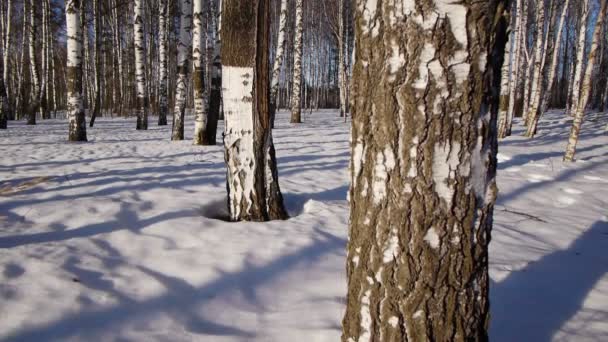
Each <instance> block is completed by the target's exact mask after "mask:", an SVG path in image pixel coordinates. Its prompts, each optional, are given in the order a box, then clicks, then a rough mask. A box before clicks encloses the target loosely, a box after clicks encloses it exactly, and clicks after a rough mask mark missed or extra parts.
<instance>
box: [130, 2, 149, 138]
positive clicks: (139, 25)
mask: <svg viewBox="0 0 608 342" xmlns="http://www.w3.org/2000/svg"><path fill="white" fill-rule="evenodd" d="M133 8H134V17H133V34H134V36H133V39H134V41H135V79H136V87H137V88H136V89H137V104H136V106H137V109H136V110H137V129H138V130H142V129H143V130H146V129H148V97H147V96H146V68H145V66H144V62H145V60H146V51H145V40H144V7H143V4H142V0H135V4H134V7H133Z"/></svg>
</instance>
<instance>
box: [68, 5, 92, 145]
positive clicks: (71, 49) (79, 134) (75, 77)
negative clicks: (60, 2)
mask: <svg viewBox="0 0 608 342" xmlns="http://www.w3.org/2000/svg"><path fill="white" fill-rule="evenodd" d="M80 6H83V4H82V2H81V1H80V0H68V1H66V4H65V16H66V23H67V25H66V26H67V53H68V61H67V92H68V103H67V112H68V132H69V133H68V140H70V141H87V125H86V122H85V116H84V106H83V95H82V31H81V30H82V25H81V22H80Z"/></svg>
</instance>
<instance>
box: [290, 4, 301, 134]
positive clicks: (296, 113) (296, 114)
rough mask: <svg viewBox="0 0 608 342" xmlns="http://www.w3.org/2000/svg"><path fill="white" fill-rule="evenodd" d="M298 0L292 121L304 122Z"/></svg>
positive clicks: (298, 6)
mask: <svg viewBox="0 0 608 342" xmlns="http://www.w3.org/2000/svg"><path fill="white" fill-rule="evenodd" d="M295 1H296V24H295V25H296V31H295V37H294V43H293V46H294V53H293V88H292V91H291V123H300V122H302V103H301V102H302V101H301V86H302V47H303V44H302V9H303V7H302V1H303V0H295Z"/></svg>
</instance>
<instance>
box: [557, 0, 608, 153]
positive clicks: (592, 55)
mask: <svg viewBox="0 0 608 342" xmlns="http://www.w3.org/2000/svg"><path fill="white" fill-rule="evenodd" d="M600 1H601V3H600V10H599V12H598V15H597V19H596V22H595V28H594V31H593V39H592V41H591V50H590V51H589V57H588V60H587V67H586V68H585V74H584V75H583V80H582V86H581V89H580V97H578V99H579V100H578V103H577V104H576V111H575V112H574V121H573V122H572V129H571V130H570V136H569V138H568V145H567V146H566V154H565V155H564V161H567V162H571V161H573V160H574V155H575V153H576V145H577V143H578V136H579V133H580V131H581V126H582V125H583V118H584V116H585V109H586V107H587V103H588V101H589V95H590V92H591V76H592V74H593V67H594V66H595V61H596V57H597V54H598V50H599V44H600V40H601V38H602V25H603V23H604V20H605V17H606V4H607V3H608V0H600ZM579 34H581V33H579ZM577 58H578V57H577ZM575 92H576V89H575ZM573 105H574V104H573Z"/></svg>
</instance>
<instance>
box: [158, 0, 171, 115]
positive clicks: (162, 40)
mask: <svg viewBox="0 0 608 342" xmlns="http://www.w3.org/2000/svg"><path fill="white" fill-rule="evenodd" d="M167 1H168V0H159V1H158V40H159V42H158V59H159V64H160V65H159V71H158V72H159V82H160V84H159V85H158V125H159V126H165V125H167V112H168V108H169V102H168V99H167V74H168V70H167V67H168V65H167V50H168V47H167V43H168V42H167Z"/></svg>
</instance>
